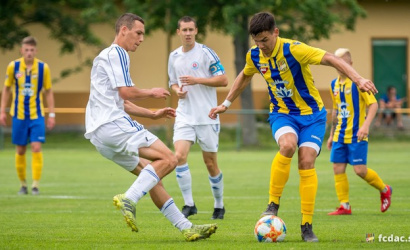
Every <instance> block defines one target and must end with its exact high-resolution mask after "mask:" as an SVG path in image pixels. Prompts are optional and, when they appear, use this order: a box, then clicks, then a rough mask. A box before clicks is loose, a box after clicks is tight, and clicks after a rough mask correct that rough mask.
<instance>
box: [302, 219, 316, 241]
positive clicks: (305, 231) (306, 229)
mask: <svg viewBox="0 0 410 250" xmlns="http://www.w3.org/2000/svg"><path fill="white" fill-rule="evenodd" d="M300 230H301V231H302V234H301V235H302V240H304V241H306V242H319V240H318V239H317V237H316V235H315V233H313V230H312V224H309V223H308V222H306V223H305V225H301V226H300Z"/></svg>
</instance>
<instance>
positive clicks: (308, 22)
mask: <svg viewBox="0 0 410 250" xmlns="http://www.w3.org/2000/svg"><path fill="white" fill-rule="evenodd" d="M124 3H125V5H126V6H127V7H129V8H130V9H131V10H132V11H135V12H136V13H141V15H142V16H143V17H144V18H145V19H146V20H147V23H146V26H147V29H148V30H154V29H162V30H164V31H165V32H167V34H168V35H169V36H170V35H172V33H173V32H174V31H175V29H176V25H177V20H178V19H179V18H180V17H182V16H184V15H190V16H193V17H195V18H196V19H197V21H198V28H199V30H200V31H201V33H202V35H204V36H205V35H206V33H205V32H206V31H207V29H206V28H210V29H211V30H216V31H222V32H225V33H227V34H230V35H232V36H233V43H234V47H235V67H236V71H237V73H239V72H240V71H241V70H242V69H243V66H244V65H245V54H246V52H247V51H248V49H249V35H248V21H249V18H250V17H251V16H252V15H254V14H255V13H257V12H260V11H270V12H272V13H274V14H275V16H276V20H277V24H278V26H279V29H280V34H281V36H283V37H287V38H294V39H298V40H300V41H303V42H308V41H310V40H320V39H322V38H329V35H330V34H331V33H334V32H337V31H339V30H340V29H348V30H353V28H354V25H355V22H356V20H357V18H359V17H364V16H365V14H366V13H365V11H364V10H363V9H362V8H361V7H360V6H359V5H358V3H357V1H356V0H304V1H300V0H264V1H257V0H242V1H235V0H214V1H209V0H208V1H204V0H197V1H181V0H180V1H177V0H173V1H171V0H158V1H152V0H151V1H146V0H137V1H135V0H125V1H124ZM164 17H167V18H164ZM241 107H242V109H245V110H252V109H253V108H254V106H253V98H252V91H251V85H249V86H248V87H247V88H246V89H245V90H244V91H243V93H242V94H241ZM242 128H243V129H242V138H243V144H244V145H245V146H249V145H257V144H258V139H257V130H256V119H255V115H254V114H245V115H243V116H242Z"/></svg>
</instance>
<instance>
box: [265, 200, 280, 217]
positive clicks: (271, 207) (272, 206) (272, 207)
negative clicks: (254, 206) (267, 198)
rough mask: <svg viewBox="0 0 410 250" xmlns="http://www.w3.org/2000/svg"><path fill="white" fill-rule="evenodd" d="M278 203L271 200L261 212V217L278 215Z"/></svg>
mask: <svg viewBox="0 0 410 250" xmlns="http://www.w3.org/2000/svg"><path fill="white" fill-rule="evenodd" d="M278 210H279V204H276V203H274V202H271V203H269V204H268V207H267V208H266V211H265V212H263V213H262V214H261V217H263V216H266V215H275V216H278Z"/></svg>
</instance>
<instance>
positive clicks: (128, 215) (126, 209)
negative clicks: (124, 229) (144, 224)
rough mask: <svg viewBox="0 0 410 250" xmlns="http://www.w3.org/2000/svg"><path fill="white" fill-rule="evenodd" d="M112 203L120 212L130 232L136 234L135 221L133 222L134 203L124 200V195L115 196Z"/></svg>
mask: <svg viewBox="0 0 410 250" xmlns="http://www.w3.org/2000/svg"><path fill="white" fill-rule="evenodd" d="M113 203H114V206H116V207H117V208H118V209H120V210H121V213H122V215H123V216H124V218H125V221H126V222H127V225H128V226H129V227H130V228H131V230H132V231H133V232H138V228H137V221H136V220H135V206H136V203H134V202H132V201H131V200H129V199H128V198H126V197H125V194H117V195H116V196H114V198H113Z"/></svg>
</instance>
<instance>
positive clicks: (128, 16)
mask: <svg viewBox="0 0 410 250" xmlns="http://www.w3.org/2000/svg"><path fill="white" fill-rule="evenodd" d="M135 21H140V22H141V23H142V24H144V20H143V19H142V18H141V17H140V16H137V15H135V14H133V13H125V14H123V15H122V16H120V18H118V20H117V22H116V23H115V34H118V33H119V32H120V29H121V26H126V27H127V28H128V29H132V27H133V26H134V23H135Z"/></svg>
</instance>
